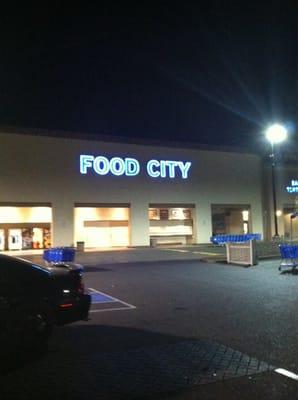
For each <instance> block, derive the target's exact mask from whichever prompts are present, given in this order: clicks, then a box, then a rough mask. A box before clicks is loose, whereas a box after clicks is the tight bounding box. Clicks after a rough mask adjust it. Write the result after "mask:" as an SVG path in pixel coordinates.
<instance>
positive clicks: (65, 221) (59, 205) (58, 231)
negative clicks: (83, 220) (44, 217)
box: [52, 201, 74, 247]
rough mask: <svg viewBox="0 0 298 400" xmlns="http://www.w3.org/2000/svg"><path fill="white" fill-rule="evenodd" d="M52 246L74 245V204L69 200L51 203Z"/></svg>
mask: <svg viewBox="0 0 298 400" xmlns="http://www.w3.org/2000/svg"><path fill="white" fill-rule="evenodd" d="M52 216H53V221H52V237H53V239H52V246H54V247H58V246H73V245H74V242H73V240H74V205H73V203H71V202H63V201H59V202H54V203H52Z"/></svg>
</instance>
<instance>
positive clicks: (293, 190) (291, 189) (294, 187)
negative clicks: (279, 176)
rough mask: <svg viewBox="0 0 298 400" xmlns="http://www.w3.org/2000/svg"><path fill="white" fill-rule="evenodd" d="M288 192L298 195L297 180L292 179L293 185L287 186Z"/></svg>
mask: <svg viewBox="0 0 298 400" xmlns="http://www.w3.org/2000/svg"><path fill="white" fill-rule="evenodd" d="M286 189H287V192H288V193H298V180H297V179H292V180H291V185H290V186H287V188H286Z"/></svg>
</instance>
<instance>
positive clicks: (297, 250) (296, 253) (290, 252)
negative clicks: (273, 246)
mask: <svg viewBox="0 0 298 400" xmlns="http://www.w3.org/2000/svg"><path fill="white" fill-rule="evenodd" d="M279 251H280V256H281V263H280V265H279V267H278V269H279V271H281V270H282V269H284V268H291V269H292V271H294V270H295V269H296V267H297V266H298V246H297V245H294V244H288V243H284V244H280V245H279Z"/></svg>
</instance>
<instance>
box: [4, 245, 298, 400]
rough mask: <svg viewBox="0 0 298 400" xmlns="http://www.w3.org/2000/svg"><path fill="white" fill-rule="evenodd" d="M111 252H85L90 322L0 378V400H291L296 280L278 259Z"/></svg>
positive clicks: (58, 336)
mask: <svg viewBox="0 0 298 400" xmlns="http://www.w3.org/2000/svg"><path fill="white" fill-rule="evenodd" d="M116 253H117V252H114V253H113V254H112V252H111V254H110V257H111V258H110V259H108V256H105V257H103V255H102V256H100V255H99V256H98V258H96V257H97V256H96V255H94V254H93V255H92V256H91V255H85V260H86V262H85V263H84V266H85V283H86V287H87V288H88V290H89V292H90V293H91V295H92V298H93V305H92V308H91V312H90V318H91V319H90V320H89V321H87V322H84V321H82V322H80V323H75V324H73V325H70V326H66V327H63V328H59V329H56V331H55V333H54V335H53V337H52V339H51V341H50V345H49V350H48V353H47V354H46V355H44V356H43V357H41V358H39V359H37V360H36V359H35V360H27V362H26V363H25V364H24V365H23V366H21V367H18V368H16V369H15V370H14V371H11V372H10V373H9V374H7V375H5V376H2V377H1V399H10V398H11V399H27V398H28V399H29V398H30V399H34V398H49V396H50V397H51V398H58V397H59V398H60V397H62V396H64V397H65V398H74V399H90V398H91V396H92V397H94V396H96V397H100V398H104V399H109V398H115V399H118V398H119V399H120V398H125V399H133V398H140V399H141V398H144V397H146V396H147V397H148V398H155V399H172V398H173V399H198V398H202V399H218V398H222V399H252V398H254V399H264V398H269V397H270V398H271V399H289V398H296V397H297V394H298V391H297V380H296V379H297V376H296V373H298V364H297V359H298V358H297V356H298V350H297V326H298V325H297V322H298V316H297V304H298V291H297V284H298V275H293V274H291V273H283V274H281V273H280V272H279V271H278V265H279V260H278V259H275V260H267V261H261V262H260V263H259V265H257V266H254V267H250V268H243V267H239V266H231V265H227V264H224V263H213V262H208V263H207V262H202V261H200V257H198V255H197V254H194V253H193V252H191V251H189V253H188V252H187V250H185V249H184V250H183V251H182V252H179V251H177V252H175V251H173V249H169V250H168V252H167V251H165V250H158V251H156V252H154V251H152V252H151V256H150V257H149V253H150V250H149V249H147V250H144V251H143V253H142V250H140V251H139V252H137V253H134V252H131V253H130V254H129V252H121V251H120V252H118V253H117V254H116ZM142 254H143V256H142ZM158 254H159V256H158ZM162 254H163V256H162ZM142 258H143V261H142ZM80 261H82V260H80ZM285 375H288V377H286V376H285Z"/></svg>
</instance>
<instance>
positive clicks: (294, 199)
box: [264, 164, 298, 239]
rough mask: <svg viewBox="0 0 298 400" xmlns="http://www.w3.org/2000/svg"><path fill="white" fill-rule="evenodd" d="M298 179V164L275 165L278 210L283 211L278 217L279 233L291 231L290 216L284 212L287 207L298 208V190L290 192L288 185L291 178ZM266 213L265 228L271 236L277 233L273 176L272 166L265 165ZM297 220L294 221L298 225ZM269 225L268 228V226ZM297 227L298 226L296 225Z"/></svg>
mask: <svg viewBox="0 0 298 400" xmlns="http://www.w3.org/2000/svg"><path fill="white" fill-rule="evenodd" d="M295 179H296V180H297V179H298V166H295V165H291V166H290V165H279V164H277V165H276V166H275V182H276V185H275V186H276V206H277V210H280V211H281V212H282V215H280V216H278V217H277V222H278V233H279V235H280V236H284V235H285V234H286V233H288V232H289V224H290V222H289V218H288V216H287V215H285V214H284V210H285V209H292V210H298V192H297V193H288V192H287V190H286V187H287V186H290V184H291V180H295ZM264 188H266V189H265V190H266V192H265V194H264V200H265V204H264V215H265V218H266V220H265V223H264V225H265V229H266V232H267V238H268V239H269V238H271V237H272V236H274V234H275V229H274V212H273V194H272V177H271V166H270V165H266V166H265V167H264ZM296 223H297V221H296V220H295V221H293V224H295V225H296ZM266 227H267V228H266ZM294 229H296V227H294Z"/></svg>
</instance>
